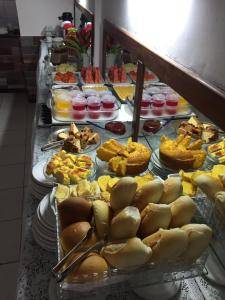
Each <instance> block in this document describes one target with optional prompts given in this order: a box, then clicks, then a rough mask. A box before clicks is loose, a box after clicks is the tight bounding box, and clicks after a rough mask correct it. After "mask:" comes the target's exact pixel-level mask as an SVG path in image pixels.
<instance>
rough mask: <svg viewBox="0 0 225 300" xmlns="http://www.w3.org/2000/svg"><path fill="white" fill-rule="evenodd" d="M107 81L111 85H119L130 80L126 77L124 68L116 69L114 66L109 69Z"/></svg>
mask: <svg viewBox="0 0 225 300" xmlns="http://www.w3.org/2000/svg"><path fill="white" fill-rule="evenodd" d="M107 76H108V81H109V83H111V84H113V85H114V84H120V83H129V82H130V80H129V78H128V77H127V74H126V69H125V67H124V66H122V67H117V66H116V65H115V66H113V67H111V68H109V70H108V73H107Z"/></svg>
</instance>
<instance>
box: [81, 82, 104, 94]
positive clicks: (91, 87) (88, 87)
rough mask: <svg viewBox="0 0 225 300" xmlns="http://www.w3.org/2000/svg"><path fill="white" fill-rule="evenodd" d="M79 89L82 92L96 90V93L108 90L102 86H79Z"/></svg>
mask: <svg viewBox="0 0 225 300" xmlns="http://www.w3.org/2000/svg"><path fill="white" fill-rule="evenodd" d="M81 89H82V90H83V91H85V90H88V89H91V90H96V91H97V92H99V91H108V90H109V89H108V87H107V86H106V85H104V84H84V85H82V86H81Z"/></svg>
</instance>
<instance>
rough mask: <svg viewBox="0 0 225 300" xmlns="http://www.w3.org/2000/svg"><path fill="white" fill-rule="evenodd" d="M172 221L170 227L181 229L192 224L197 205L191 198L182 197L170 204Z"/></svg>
mask: <svg viewBox="0 0 225 300" xmlns="http://www.w3.org/2000/svg"><path fill="white" fill-rule="evenodd" d="M170 208H171V213H172V219H171V222H170V227H180V226H183V225H185V224H188V223H190V221H191V219H192V217H193V215H194V213H195V211H196V204H195V202H194V201H193V200H192V199H191V197H189V196H181V197H179V198H178V199H177V200H176V201H174V202H172V203H170Z"/></svg>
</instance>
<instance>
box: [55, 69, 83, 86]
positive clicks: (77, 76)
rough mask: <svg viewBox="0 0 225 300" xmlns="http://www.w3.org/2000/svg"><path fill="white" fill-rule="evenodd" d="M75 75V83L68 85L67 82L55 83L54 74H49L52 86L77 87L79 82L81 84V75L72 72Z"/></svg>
mask: <svg viewBox="0 0 225 300" xmlns="http://www.w3.org/2000/svg"><path fill="white" fill-rule="evenodd" d="M73 74H74V75H75V78H76V80H77V81H76V82H74V83H69V82H63V81H55V80H54V78H55V75H56V72H52V73H51V80H52V83H53V84H56V85H58V84H61V85H66V86H67V85H78V84H79V83H80V82H81V75H80V72H74V73H73Z"/></svg>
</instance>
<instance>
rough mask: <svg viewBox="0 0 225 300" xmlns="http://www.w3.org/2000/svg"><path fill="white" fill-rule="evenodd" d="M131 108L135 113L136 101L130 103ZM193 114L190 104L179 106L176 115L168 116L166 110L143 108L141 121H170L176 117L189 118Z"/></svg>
mask: <svg viewBox="0 0 225 300" xmlns="http://www.w3.org/2000/svg"><path fill="white" fill-rule="evenodd" d="M129 104H130V108H131V110H132V111H133V109H134V101H133V100H132V101H130V102H129ZM191 113H192V111H191V107H190V105H189V104H187V105H178V107H177V112H176V113H175V114H168V113H167V112H166V109H164V108H163V109H159V108H156V109H155V108H152V107H149V108H143V107H141V113H140V118H141V119H144V120H145V119H156V118H157V119H169V118H174V117H185V116H189V115H190V114H191Z"/></svg>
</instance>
